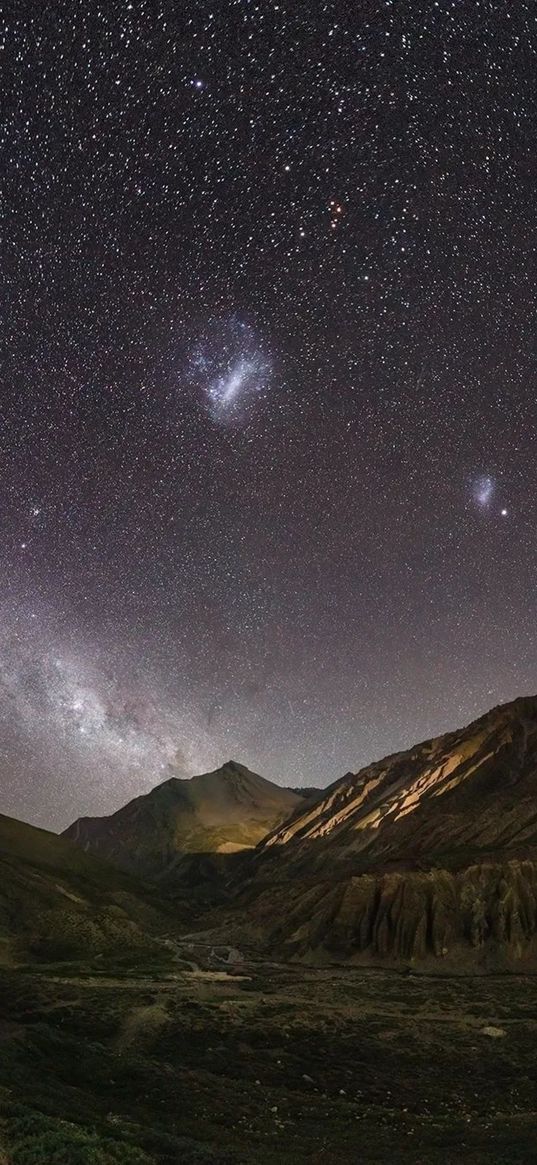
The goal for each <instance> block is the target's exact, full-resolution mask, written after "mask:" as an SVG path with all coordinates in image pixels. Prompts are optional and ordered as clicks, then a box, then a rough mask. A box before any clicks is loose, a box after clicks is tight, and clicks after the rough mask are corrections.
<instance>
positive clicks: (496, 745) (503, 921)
mask: <svg viewBox="0 0 537 1165" xmlns="http://www.w3.org/2000/svg"><path fill="white" fill-rule="evenodd" d="M247 898H248V911H249V914H250V917H253V918H254V919H255V923H256V926H261V927H262V929H263V930H264V931H265V933H267V934H268V936H269V941H270V943H271V944H272V946H273V947H274V948H276V949H277V950H279V951H280V952H281V953H282V954H285V955H287V956H289V955H292V956H298V957H302V958H304V957H305V958H317V959H319V958H320V959H339V958H344V959H349V958H352V959H356V960H364V959H370V960H376V959H378V958H391V959H393V960H395V961H396V962H399V963H401V962H403V963H405V962H407V963H408V962H412V961H413V960H427V959H430V960H432V961H433V962H437V961H438V960H440V959H444V961H445V964H446V965H448V964H449V963H450V962H451V961H454V962H455V963H457V965H459V966H460V965H461V964H465V965H466V964H468V966H476V965H478V964H479V965H480V966H486V965H491V966H498V967H500V966H503V965H505V966H511V965H517V966H518V965H521V964H523V963H524V961H528V960H529V961H532V960H533V962H536V961H537V942H536V937H535V936H536V931H537V697H526V698H521V699H518V700H515V701H513V702H512V703H510V704H506V705H504V706H502V707H499V708H495V709H493V710H492V711H491V712H489V713H487V714H486V715H485V716H482V717H481V718H480V719H479V720H476V721H475V722H474V723H473V724H471V725H470V726H469V727H468V728H464V729H462V730H460V731H457V732H451V733H449V734H447V735H445V736H440V737H437V738H435V739H433V740H429V741H426V742H425V743H423V744H420V745H417V746H416V747H415V748H411V749H409V750H408V751H406V752H401V753H397V754H395V755H393V756H389V757H387V758H386V759H384V760H382V761H379V762H377V763H375V764H372V765H369V766H368V767H367V768H365V769H362V770H361V771H360V772H358V773H356V774H353V773H348V774H346V775H345V776H344V777H342V778H341V779H340V780H338V781H336V782H335V783H334V784H333V785H331V786H330V787H329V788H328V789H326V790H325V791H324V792H323V793H322V794H321V795H319V796H318V797H316V798H315V799H313V800H310V801H308V802H307V803H306V804H305V805H304V806H303V807H298V808H297V809H296V810H295V812H294V814H293V815H292V816H291V817H290V818H289V819H288V820H287V821H286V822H285V823H284V824H283V825H282V826H280V827H278V828H277V829H275V830H274V831H273V832H272V833H271V834H270V835H269V836H268V837H267V838H266V839H265V840H264V842H263V843H262V844H261V845H260V846H259V847H258V849H257V850H256V852H255V855H254V857H253V859H252V861H251V863H250V882H249V886H248V892H247Z"/></svg>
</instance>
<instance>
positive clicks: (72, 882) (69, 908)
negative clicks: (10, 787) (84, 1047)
mask: <svg viewBox="0 0 537 1165" xmlns="http://www.w3.org/2000/svg"><path fill="white" fill-rule="evenodd" d="M172 925H173V924H172V921H171V917H170V916H168V915H167V914H166V913H165V911H164V908H163V907H162V905H161V904H160V903H158V902H157V901H156V899H155V898H154V897H153V896H152V893H151V891H149V890H147V889H146V888H144V887H143V886H142V885H140V884H138V883H137V882H136V881H135V880H134V879H133V878H132V877H129V876H128V875H126V874H123V873H122V872H121V871H118V870H115V869H114V868H113V867H111V866H109V865H108V864H107V863H105V862H102V861H100V860H99V859H97V858H94V857H93V856H91V855H87V854H85V853H83V852H82V850H80V849H79V848H78V847H77V846H76V845H73V844H72V843H71V842H70V841H67V840H65V839H63V838H61V837H57V836H56V834H53V833H48V832H47V831H46V830H43V829H35V828H34V827H33V826H31V825H26V824H24V823H23V822H21V821H15V820H13V819H12V818H10V817H4V816H2V815H0V964H2V965H10V964H13V963H18V962H27V961H31V960H33V959H37V960H52V961H55V960H61V959H77V958H80V957H83V958H84V959H88V958H91V957H93V956H95V955H109V954H112V953H117V952H121V953H123V954H128V953H129V952H131V953H132V954H137V955H138V956H140V955H143V954H148V953H150V952H151V951H152V949H153V946H154V942H153V938H152V935H154V934H157V933H158V932H159V931H163V930H169V929H171V927H172Z"/></svg>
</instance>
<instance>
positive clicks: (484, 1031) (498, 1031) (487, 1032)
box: [481, 1024, 507, 1040]
mask: <svg viewBox="0 0 537 1165" xmlns="http://www.w3.org/2000/svg"><path fill="white" fill-rule="evenodd" d="M481 1035H482V1036H490V1038H491V1040H499V1039H500V1038H501V1037H502V1036H506V1035H507V1032H506V1031H505V1029H504V1028H503V1027H494V1025H493V1024H489V1025H488V1026H487V1027H482V1028H481Z"/></svg>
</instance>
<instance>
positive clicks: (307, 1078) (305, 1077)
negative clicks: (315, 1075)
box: [302, 1072, 315, 1084]
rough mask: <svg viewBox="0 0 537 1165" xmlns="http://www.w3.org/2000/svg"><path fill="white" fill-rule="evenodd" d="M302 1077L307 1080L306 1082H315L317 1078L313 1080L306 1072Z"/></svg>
mask: <svg viewBox="0 0 537 1165" xmlns="http://www.w3.org/2000/svg"><path fill="white" fill-rule="evenodd" d="M302 1079H303V1080H305V1081H306V1084H315V1080H312V1078H311V1076H306V1073H305V1072H304V1074H303V1076H302Z"/></svg>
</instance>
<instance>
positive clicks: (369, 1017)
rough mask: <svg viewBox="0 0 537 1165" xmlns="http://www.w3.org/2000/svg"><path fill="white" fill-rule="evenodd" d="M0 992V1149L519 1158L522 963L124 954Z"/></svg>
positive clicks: (213, 1162)
mask: <svg viewBox="0 0 537 1165" xmlns="http://www.w3.org/2000/svg"><path fill="white" fill-rule="evenodd" d="M191 953H192V952H191ZM182 954H183V957H184V956H185V954H186V952H185V951H184V950H183V952H182ZM210 961H211V960H210V959H209V963H210ZM203 962H204V961H203V959H202V963H203ZM0 999H1V1003H0V1025H1V1026H0V1040H1V1045H2V1047H1V1056H0V1122H1V1123H0V1129H1V1133H0V1136H1V1137H2V1142H1V1143H2V1146H3V1152H4V1157H3V1158H2V1157H1V1156H0V1160H3V1161H5V1162H6V1163H7V1162H9V1163H10V1165H30V1162H41V1161H49V1160H50V1161H54V1162H55V1163H58V1165H75V1163H76V1165H94V1163H95V1162H98V1163H99V1165H178V1162H181V1165H190V1163H191V1165H195V1163H197V1165H233V1163H235V1165H242V1163H244V1165H246V1163H250V1162H259V1165H277V1163H280V1162H282V1163H284V1165H287V1163H288V1165H291V1163H292V1162H298V1163H302V1162H304V1163H305V1162H315V1163H318V1165H325V1163H328V1162H341V1163H342V1165H356V1162H357V1161H360V1162H361V1161H363V1162H367V1163H368V1165H369V1163H371V1165H373V1163H374V1165H388V1162H392V1161H393V1160H394V1159H396V1160H397V1161H400V1162H402V1163H403V1165H417V1163H418V1162H423V1165H451V1163H452V1165H455V1163H456V1162H459V1161H463V1162H465V1163H466V1165H481V1163H482V1162H484V1161H492V1160H493V1161H494V1162H495V1163H496V1165H501V1163H503V1165H526V1163H527V1162H529V1161H530V1160H532V1159H533V1152H534V1146H535V1143H536V1137H537V1111H536V1109H537V1106H536V1102H535V1089H534V1047H535V1039H536V1036H537V980H536V979H534V978H532V977H528V976H509V977H504V976H488V977H487V978H486V979H484V978H483V977H480V978H475V977H471V976H470V977H468V976H466V977H462V978H458V977H455V976H449V977H445V978H439V977H430V976H424V975H419V974H417V975H416V974H410V975H408V974H406V975H405V974H400V973H395V972H390V971H383V970H379V969H377V970H375V971H370V972H368V971H364V970H355V969H349V968H334V967H329V968H324V969H313V968H304V967H293V966H290V965H279V964H276V963H264V962H261V961H256V960H253V959H251V958H249V957H248V956H243V959H242V965H241V968H240V970H237V971H234V970H232V971H231V973H229V972H226V971H223V970H220V969H212V968H211V966H208V965H207V963H204V965H202V966H199V967H198V968H197V969H196V968H194V969H190V970H185V969H177V968H176V967H173V966H170V965H169V964H167V963H165V964H161V965H160V966H159V963H158V961H156V962H147V963H145V964H144V963H143V962H139V961H133V960H129V959H127V958H124V959H123V960H118V959H115V960H109V961H108V962H106V963H105V965H103V964H102V961H101V960H97V961H96V962H94V963H93V965H92V964H89V963H86V962H84V963H78V964H77V963H73V964H56V965H49V966H40V967H39V968H35V967H26V968H20V969H19V970H18V971H17V972H16V973H14V972H13V971H9V970H4V971H3V972H2V974H1V992H0ZM82 1053H83V1054H82ZM492 1143H493V1144H494V1156H491V1155H490V1145H491V1144H492ZM47 1153H48V1154H49V1156H47V1155H46V1154H47ZM39 1154H41V1156H40V1155H39Z"/></svg>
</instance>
